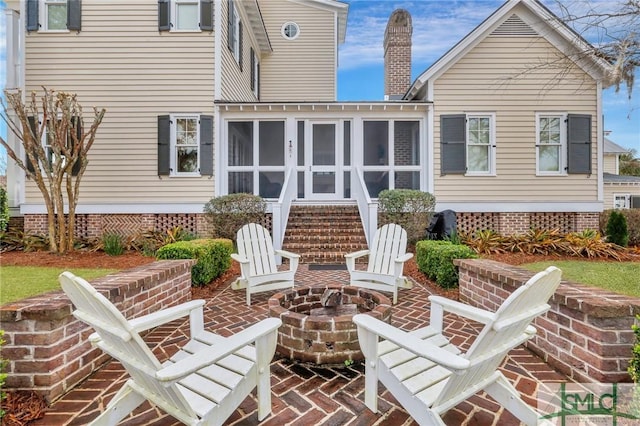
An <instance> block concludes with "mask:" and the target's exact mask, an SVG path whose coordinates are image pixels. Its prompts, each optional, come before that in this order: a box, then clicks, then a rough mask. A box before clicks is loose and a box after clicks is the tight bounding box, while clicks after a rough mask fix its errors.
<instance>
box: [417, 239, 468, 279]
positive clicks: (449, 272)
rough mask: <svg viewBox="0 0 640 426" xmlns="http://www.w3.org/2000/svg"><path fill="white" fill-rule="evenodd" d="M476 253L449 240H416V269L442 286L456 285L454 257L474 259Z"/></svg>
mask: <svg viewBox="0 0 640 426" xmlns="http://www.w3.org/2000/svg"><path fill="white" fill-rule="evenodd" d="M476 257H478V256H477V255H476V253H475V252H474V251H473V250H471V249H470V248H469V247H467V246H465V245H462V244H453V243H451V242H450V241H430V240H424V241H418V243H417V244H416V263H417V265H418V269H420V271H422V272H423V273H424V274H425V275H426V276H427V277H429V279H431V280H434V281H435V282H436V283H437V284H438V285H439V286H440V287H442V288H454V287H457V286H458V268H457V267H456V266H455V265H454V264H453V260H454V259H475V258H476Z"/></svg>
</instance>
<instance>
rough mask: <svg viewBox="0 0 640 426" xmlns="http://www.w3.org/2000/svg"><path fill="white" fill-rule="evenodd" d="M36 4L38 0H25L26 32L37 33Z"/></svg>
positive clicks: (38, 18)
mask: <svg viewBox="0 0 640 426" xmlns="http://www.w3.org/2000/svg"><path fill="white" fill-rule="evenodd" d="M38 3H39V0H27V31H38V30H39V29H40V23H39V22H38V21H39V20H40V14H39V12H38Z"/></svg>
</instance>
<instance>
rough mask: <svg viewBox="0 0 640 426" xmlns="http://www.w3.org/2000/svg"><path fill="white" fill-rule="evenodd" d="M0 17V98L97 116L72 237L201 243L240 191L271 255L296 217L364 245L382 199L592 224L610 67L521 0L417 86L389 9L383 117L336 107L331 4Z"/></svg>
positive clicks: (462, 220) (49, 10) (16, 192)
mask: <svg viewBox="0 0 640 426" xmlns="http://www.w3.org/2000/svg"><path fill="white" fill-rule="evenodd" d="M7 6H8V9H7V11H6V13H7V17H8V18H9V25H8V31H9V37H8V38H7V42H8V43H9V46H8V53H9V55H8V67H9V70H10V71H9V76H10V77H9V81H8V85H7V87H8V88H15V87H19V88H23V89H24V90H25V91H27V92H30V91H32V90H36V91H38V90H41V86H46V87H47V88H53V89H56V90H61V91H69V92H75V93H77V94H78V97H79V99H80V100H81V102H82V103H83V105H86V106H93V105H95V106H99V107H104V108H106V109H107V113H106V115H105V118H104V121H103V124H102V126H101V127H100V129H99V131H98V138H97V140H96V142H95V144H94V147H93V148H92V150H91V152H90V158H89V161H90V164H89V167H88V168H87V171H86V174H85V177H84V179H83V186H82V193H81V200H80V204H79V206H78V210H77V212H78V214H79V219H80V220H78V222H79V224H80V229H78V230H76V232H77V233H79V234H82V235H84V236H96V235H100V234H101V233H104V232H107V231H117V232H120V233H123V232H130V233H133V232H137V231H139V230H141V229H148V228H155V229H164V228H167V227H171V226H176V225H180V226H183V227H184V228H186V229H187V230H189V231H192V232H202V231H203V230H204V229H205V228H206V227H205V224H204V220H203V218H202V209H203V205H204V204H205V203H206V202H207V201H208V200H209V199H210V198H212V197H213V196H219V195H224V194H229V193H236V192H249V193H254V194H258V195H261V196H262V197H264V198H265V199H267V201H268V202H269V211H270V213H271V214H272V225H273V233H274V241H275V244H276V245H280V244H282V241H283V239H284V235H285V233H286V230H287V222H288V217H289V212H290V211H291V209H292V208H295V207H296V206H298V205H351V206H358V211H359V214H360V217H361V221H362V223H363V227H364V230H365V233H366V234H367V235H371V233H372V232H373V230H375V228H376V224H377V212H376V206H377V203H376V199H377V196H378V193H379V192H380V191H381V190H382V189H394V188H409V189H420V190H423V191H428V192H430V193H433V194H434V195H435V196H436V199H437V202H438V204H437V208H438V210H443V209H453V210H455V211H456V212H457V213H458V224H459V229H460V230H463V231H472V230H475V229H493V230H496V231H498V232H503V233H511V232H523V231H526V230H527V229H529V228H530V227H540V228H560V229H561V230H563V231H579V230H583V229H586V228H597V226H598V215H599V213H600V212H601V211H602V209H603V204H604V201H603V200H604V191H603V131H602V96H601V94H602V89H603V85H604V84H605V80H606V75H607V73H608V71H609V69H610V65H609V64H608V63H606V62H605V61H603V60H602V59H599V58H597V57H594V56H590V55H586V56H585V55H577V54H576V52H584V51H585V49H588V47H589V46H588V44H587V43H586V42H585V41H584V40H583V39H582V38H580V37H579V36H578V35H577V34H575V33H574V32H572V31H571V30H570V29H569V28H567V27H566V26H565V25H564V24H562V23H561V22H560V21H559V20H558V19H557V18H556V17H555V16H554V15H553V14H552V13H551V12H550V11H549V10H547V9H546V8H545V7H544V6H543V5H542V4H541V3H539V2H538V1H536V0H511V1H508V2H506V3H505V4H504V5H502V6H501V7H500V8H499V9H498V10H496V11H495V13H493V14H492V15H491V16H489V17H488V18H487V19H486V20H485V21H484V22H482V23H481V24H480V25H479V26H478V27H477V28H476V29H474V30H473V31H472V32H471V33H470V34H469V35H468V36H466V37H465V38H464V39H463V40H461V41H460V42H459V43H458V44H456V45H455V46H453V47H452V48H451V50H449V51H448V52H447V53H446V54H445V55H444V56H443V57H442V58H441V59H439V60H438V61H437V62H436V63H434V64H433V66H431V67H430V68H429V69H427V70H425V71H424V72H423V73H422V74H421V75H420V76H419V77H418V78H417V79H416V80H415V81H414V82H413V83H412V82H411V81H410V55H411V33H412V22H411V16H410V15H409V13H408V12H407V11H402V10H399V11H396V12H394V14H393V15H392V16H391V18H390V20H389V24H388V26H387V30H386V33H385V46H384V47H385V70H386V75H385V79H386V83H385V89H386V90H385V93H386V95H385V99H384V100H380V101H378V102H358V101H350V102H338V101H336V99H337V81H336V80H337V77H336V76H337V67H338V47H339V45H340V44H341V43H342V42H343V41H344V38H345V33H346V22H347V11H348V5H346V4H345V3H342V2H339V1H334V0H243V1H239V0H222V1H220V0H215V1H214V0H199V1H198V0H130V1H109V2H98V1H84V2H81V1H80V0H66V1H65V0H27V1H16V0H13V1H11V0H10V1H8V2H7ZM435 36H437V35H435ZM541 58H553V59H554V60H553V61H550V62H553V63H554V64H555V65H556V67H559V68H560V69H561V70H562V72H557V69H551V68H549V67H544V66H535V65H536V63H537V62H536V61H540V60H541ZM10 171H13V173H12V174H11V176H10V181H9V186H10V189H9V190H10V198H11V200H12V206H13V207H16V208H19V212H20V214H21V215H24V219H25V229H26V230H27V231H31V232H43V231H44V229H43V228H42V225H41V224H42V223H43V222H42V220H41V219H42V217H43V215H44V214H45V209H44V206H43V204H42V201H41V197H40V194H39V192H38V190H37V188H35V186H34V185H33V184H32V182H29V181H26V180H25V179H24V176H23V175H21V173H20V172H19V170H15V168H14V169H12V170H10ZM354 208H355V207H354Z"/></svg>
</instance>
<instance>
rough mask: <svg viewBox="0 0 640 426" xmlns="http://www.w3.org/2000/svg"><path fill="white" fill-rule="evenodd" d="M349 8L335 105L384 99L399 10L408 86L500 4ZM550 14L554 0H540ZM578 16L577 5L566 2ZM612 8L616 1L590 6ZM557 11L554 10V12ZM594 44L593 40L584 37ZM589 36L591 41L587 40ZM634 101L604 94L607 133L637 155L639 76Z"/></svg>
mask: <svg viewBox="0 0 640 426" xmlns="http://www.w3.org/2000/svg"><path fill="white" fill-rule="evenodd" d="M343 2H345V3H348V4H349V16H348V21H347V35H346V41H345V43H344V44H343V45H341V46H340V51H339V69H338V99H339V100H381V99H383V98H384V75H383V71H384V59H383V53H384V52H383V48H382V39H383V36H384V30H385V28H386V25H387V20H388V19H389V16H390V15H391V13H392V12H393V11H394V10H395V9H397V8H403V9H406V10H407V11H409V13H410V14H411V18H412V21H413V49H412V56H413V60H412V80H413V79H415V78H416V77H418V76H419V75H420V74H421V73H422V72H423V71H424V70H425V69H427V68H428V67H429V66H430V65H431V64H433V63H434V62H435V61H436V60H437V59H438V58H440V56H442V55H443V54H444V53H446V52H447V51H448V50H449V49H450V48H451V47H453V46H454V45H455V44H456V43H457V42H458V41H460V40H461V39H462V38H464V37H465V36H466V35H467V34H468V33H469V32H471V31H472V30H473V29H474V28H475V27H476V26H477V25H479V24H480V23H481V22H482V21H483V20H484V19H486V18H487V17H488V16H489V15H491V13H493V12H494V11H495V10H496V9H497V8H498V7H500V5H502V4H503V3H504V1H502V0H419V1H402V0H343ZM543 3H544V4H545V5H546V6H547V7H549V8H550V9H552V10H554V7H555V1H554V0H543ZM563 3H564V4H566V5H567V6H568V7H570V8H572V9H571V10H572V11H573V12H575V13H576V14H579V13H580V10H579V8H580V7H582V6H584V2H580V1H564V2H563ZM591 3H594V4H596V5H598V6H602V7H605V8H610V7H612V6H614V5H615V4H616V3H618V2H617V1H612V0H591ZM554 11H555V10H554ZM586 35H587V37H588V38H589V41H591V42H592V43H596V41H594V39H593V36H591V35H590V34H586ZM589 36H591V37H589ZM636 75H637V77H636V79H635V85H634V90H633V93H634V96H633V98H632V99H631V100H629V99H628V95H627V92H626V90H623V89H621V90H620V93H618V94H616V93H615V90H614V89H613V88H611V89H607V90H606V91H605V92H604V94H603V100H604V115H605V129H606V130H611V131H612V133H611V135H610V136H609V137H610V138H611V139H612V140H613V141H614V142H616V143H617V144H618V145H621V146H623V147H625V148H629V149H635V150H636V151H637V152H638V155H640V72H637V74H636Z"/></svg>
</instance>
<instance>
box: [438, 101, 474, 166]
mask: <svg viewBox="0 0 640 426" xmlns="http://www.w3.org/2000/svg"><path fill="white" fill-rule="evenodd" d="M466 118H467V117H466V116H465V115H464V114H452V115H442V116H440V167H441V171H440V173H441V174H443V175H444V174H464V173H465V172H466V169H467V156H466V149H465V142H466V128H467V126H466Z"/></svg>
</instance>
